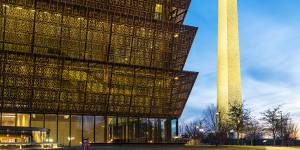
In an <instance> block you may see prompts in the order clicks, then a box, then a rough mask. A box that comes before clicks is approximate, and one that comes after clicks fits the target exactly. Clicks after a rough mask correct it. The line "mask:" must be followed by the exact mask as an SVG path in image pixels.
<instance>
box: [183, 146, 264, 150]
mask: <svg viewBox="0 0 300 150" xmlns="http://www.w3.org/2000/svg"><path fill="white" fill-rule="evenodd" d="M189 148H190V149H197V150H265V147H261V146H230V145H228V146H217V147H216V146H187V150H188V149H189Z"/></svg>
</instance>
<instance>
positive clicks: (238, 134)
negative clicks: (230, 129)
mask: <svg viewBox="0 0 300 150" xmlns="http://www.w3.org/2000/svg"><path fill="white" fill-rule="evenodd" d="M236 134H237V144H238V145H240V132H239V131H237V133H236Z"/></svg>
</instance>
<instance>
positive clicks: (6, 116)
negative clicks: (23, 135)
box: [2, 113, 16, 126]
mask: <svg viewBox="0 0 300 150" xmlns="http://www.w3.org/2000/svg"><path fill="white" fill-rule="evenodd" d="M2 126H16V114H13V113H2Z"/></svg>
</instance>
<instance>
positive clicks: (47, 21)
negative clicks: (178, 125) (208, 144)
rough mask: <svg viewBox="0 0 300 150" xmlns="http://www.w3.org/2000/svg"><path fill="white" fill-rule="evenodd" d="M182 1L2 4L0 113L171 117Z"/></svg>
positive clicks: (182, 52) (188, 36) (184, 92)
mask: <svg viewBox="0 0 300 150" xmlns="http://www.w3.org/2000/svg"><path fill="white" fill-rule="evenodd" d="M189 3H190V1H189V0H172V1H166V0H159V1H146V0H118V1H107V0H3V1H1V2H0V4H1V7H0V8H1V9H0V42H1V43H0V44H1V45H0V52H1V55H0V59H1V66H0V69H1V70H0V75H1V77H0V80H1V81H0V94H1V95H0V96H1V97H0V98H1V100H0V101H1V104H0V105H1V111H3V112H20V113H56V114H88V115H109V116H132V117H161V118H163V117H170V118H176V117H179V116H180V115H181V113H182V111H183V108H184V106H185V103H186V101H187V99H188V96H189V94H190V92H191V89H192V87H193V84H194V82H195V79H196V77H197V74H198V73H196V72H188V71H183V66H184V64H185V61H186V58H187V56H188V53H189V50H190V48H191V45H192V42H193V39H194V36H195V34H196V31H197V28H196V27H191V26H187V25H183V24H182V22H183V19H184V16H185V14H186V11H187V8H188V6H189Z"/></svg>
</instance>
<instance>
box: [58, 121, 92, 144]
mask: <svg viewBox="0 0 300 150" xmlns="http://www.w3.org/2000/svg"><path fill="white" fill-rule="evenodd" d="M64 118H65V117H64ZM66 126H67V124H66ZM66 131H67V130H66ZM92 131H93V130H92ZM59 134H60V133H59ZM68 140H69V141H70V142H71V146H77V145H80V144H81V141H82V116H77V115H72V116H71V135H70V136H69V137H68Z"/></svg>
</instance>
